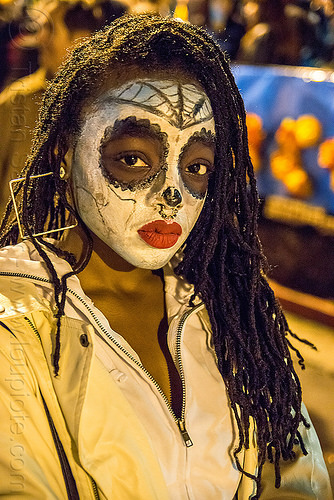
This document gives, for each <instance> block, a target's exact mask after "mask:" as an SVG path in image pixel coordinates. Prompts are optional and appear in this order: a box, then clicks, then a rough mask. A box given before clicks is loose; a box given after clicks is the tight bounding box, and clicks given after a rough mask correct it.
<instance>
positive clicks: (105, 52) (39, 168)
mask: <svg viewBox="0 0 334 500" xmlns="http://www.w3.org/2000/svg"><path fill="white" fill-rule="evenodd" d="M129 67H134V68H138V70H140V71H142V72H145V71H146V68H147V73H148V74H150V75H151V74H152V73H153V72H159V71H161V70H164V71H167V72H168V71H170V72H173V71H174V72H175V71H185V72H186V73H187V74H188V75H189V76H190V78H192V79H193V80H195V81H198V82H199V83H200V84H201V85H202V87H203V89H204V91H205V92H206V94H207V96H208V97H209V99H210V101H211V106H212V109H213V114H214V120H215V128H216V157H215V165H216V168H215V172H214V173H213V174H212V176H211V178H210V181H209V186H208V193H207V198H206V201H205V205H204V208H203V210H202V212H201V215H200V217H199V219H198V221H197V223H196V225H195V227H194V229H193V230H192V232H191V234H190V236H189V238H188V240H187V245H186V248H185V252H184V258H183V260H182V262H181V263H180V264H179V265H178V267H177V268H176V270H175V272H176V274H178V275H180V276H184V277H185V278H186V280H187V281H188V282H189V283H192V284H193V285H194V290H195V295H197V296H200V297H201V298H202V300H203V301H204V303H205V305H206V308H207V310H208V313H209V317H210V321H211V325H212V331H213V342H214V346H215V351H216V354H217V358H218V367H219V370H220V372H221V374H222V377H223V379H224V381H225V384H226V387H227V390H228V394H229V399H230V404H231V407H232V409H233V412H234V415H235V418H236V421H237V424H238V431H239V444H238V447H237V449H236V450H235V451H234V455H235V459H236V463H237V466H238V468H239V470H240V471H241V472H243V473H244V474H246V475H248V476H249V477H251V478H252V479H255V480H256V481H257V484H258V492H257V496H256V498H258V495H259V494H260V478H261V471H262V467H263V465H264V462H265V460H266V459H269V460H270V461H272V462H274V464H275V473H276V483H275V484H276V486H277V487H278V486H279V485H280V469H279V460H280V459H281V458H283V459H284V460H288V459H292V458H293V457H294V452H293V445H294V443H295V442H296V441H299V443H300V446H301V447H302V450H303V452H304V453H306V451H305V449H304V445H303V442H302V439H301V436H300V434H299V432H298V426H299V424H300V423H301V422H303V423H304V424H305V425H307V423H306V422H305V419H304V417H303V416H302V414H301V387H300V383H299V380H298V377H297V375H296V373H295V370H294V368H293V364H292V360H291V357H290V353H289V347H292V346H291V344H290V342H289V340H288V339H287V334H288V333H291V332H290V330H289V328H288V325H287V322H286V320H285V318H284V315H283V314H282V311H281V309H280V306H279V304H278V303H277V301H276V299H275V297H274V294H273V292H272V290H271V289H270V287H269V285H268V283H267V281H266V278H265V273H266V271H267V267H266V261H265V258H264V256H263V254H262V250H261V246H260V243H259V240H258V236H257V211H258V196H257V191H256V184H255V178H254V174H253V169H252V165H251V161H250V158H249V153H248V148H247V131H246V126H245V111H244V107H243V102H242V99H241V97H240V94H239V91H238V89H237V87H236V84H235V82H234V79H233V76H232V74H231V72H230V69H229V66H228V63H227V61H226V59H225V57H224V54H223V53H222V52H221V50H220V49H219V48H218V46H217V45H216V44H215V43H214V42H213V40H212V39H211V37H210V36H208V35H207V34H206V33H205V32H204V31H203V30H201V29H200V28H198V27H196V26H192V25H190V24H186V23H183V22H180V21H177V20H173V19H163V18H160V17H158V16H151V15H142V16H136V17H123V18H121V19H119V20H117V21H116V22H115V23H113V24H112V26H110V27H107V28H106V29H105V30H103V31H101V32H98V33H96V34H95V35H94V36H93V37H92V38H91V39H87V40H86V41H84V42H83V43H82V44H81V45H78V46H77V47H76V48H75V49H74V51H73V53H72V55H71V57H70V58H69V60H68V61H67V62H66V63H65V64H64V65H63V67H62V68H61V69H60V71H59V73H58V75H57V76H56V78H55V80H54V81H53V82H52V84H51V85H50V87H49V89H48V91H47V92H46V95H45V98H44V103H43V107H42V110H41V114H40V119H39V124H38V127H37V129H36V135H35V139H34V144H33V149H32V152H31V155H30V157H29V158H28V161H27V164H26V167H25V171H24V175H25V181H23V182H22V183H18V184H17V185H16V188H15V191H16V195H17V198H18V200H20V201H18V205H19V212H20V216H21V218H22V224H23V226H24V230H25V232H26V234H27V235H28V236H29V237H30V238H31V240H32V242H33V244H34V245H35V247H36V249H37V250H38V252H39V253H40V255H41V256H42V258H43V259H44V261H45V263H46V265H47V267H48V269H49V272H50V275H51V279H52V282H53V285H54V290H55V297H56V306H57V307H56V312H55V316H56V317H57V321H58V330H57V339H56V340H57V342H56V350H55V353H54V366H55V373H56V374H57V372H58V367H59V353H60V325H61V316H62V315H63V312H64V304H65V298H66V280H67V278H68V276H69V275H70V274H67V275H65V276H63V277H62V278H61V279H60V278H59V277H58V276H57V273H56V271H55V269H54V267H53V265H52V262H51V260H50V258H49V257H48V255H47V253H46V252H45V250H44V249H43V247H44V246H45V245H46V246H47V247H48V248H50V249H51V250H53V251H54V252H56V253H57V255H61V256H63V257H65V258H66V259H67V260H68V261H69V262H70V264H71V265H72V268H73V272H72V273H71V274H73V273H77V272H79V271H80V270H81V269H83V268H84V267H85V265H86V264H87V262H88V261H89V258H90V255H91V251H92V242H91V239H90V236H89V232H88V230H87V229H85V226H84V224H83V223H82V221H81V220H80V218H79V216H78V214H76V212H75V210H74V209H73V208H72V207H71V204H70V203H69V201H68V195H67V188H66V186H67V184H66V181H64V180H61V179H60V177H59V169H60V166H61V162H63V161H64V157H65V154H66V152H67V151H68V149H69V147H70V146H71V144H72V143H73V140H74V138H75V135H76V133H77V132H78V130H79V126H80V125H79V123H80V121H79V117H80V113H81V112H82V108H83V105H84V103H85V102H87V100H88V99H90V98H91V96H92V95H97V92H98V89H100V88H101V86H102V85H103V83H104V82H106V79H107V78H111V79H112V78H113V74H114V72H115V68H116V69H117V71H118V72H122V71H123V74H124V73H127V71H128V68H129ZM50 171H51V172H53V175H52V176H51V177H40V178H37V179H36V178H34V189H32V188H31V181H30V178H31V177H32V176H33V175H39V174H44V173H47V172H50ZM12 212H13V206H12V202H10V203H9V204H8V205H7V211H6V214H5V217H4V219H3V222H2V227H1V235H0V236H1V239H0V244H1V245H6V244H13V243H16V242H17V240H18V226H17V221H16V220H15V219H14V218H13V214H12ZM69 215H70V216H71V217H74V218H76V220H78V223H79V224H80V225H81V226H82V227H83V229H84V230H85V231H86V236H87V242H88V243H87V245H86V249H85V255H84V256H83V258H82V259H81V261H80V262H81V264H80V265H79V264H78V263H77V262H75V260H74V258H73V256H71V255H70V254H68V253H66V252H64V251H61V250H59V249H58V248H57V247H56V246H54V245H53V244H52V243H50V241H48V242H46V241H44V240H42V239H41V237H39V236H34V234H36V233H39V232H41V231H43V230H45V229H46V230H51V229H56V228H57V227H61V226H62V225H64V222H65V219H66V218H67V217H68V216H69ZM293 349H294V348H293ZM294 350H296V349H294ZM297 353H298V351H297ZM298 355H299V358H300V363H301V364H302V362H303V359H302V357H301V356H300V354H299V353H298ZM251 420H253V421H254V424H255V428H256V430H257V444H258V465H259V466H258V474H257V476H256V477H255V476H253V475H251V474H249V473H247V472H246V471H244V470H243V469H242V466H241V464H240V463H239V461H238V453H239V452H240V450H241V449H242V448H243V447H246V448H248V445H249V429H250V421H251Z"/></svg>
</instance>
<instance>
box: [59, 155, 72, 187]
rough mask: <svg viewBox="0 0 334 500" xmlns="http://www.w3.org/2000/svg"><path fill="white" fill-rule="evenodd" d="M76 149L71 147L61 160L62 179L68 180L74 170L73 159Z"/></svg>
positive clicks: (60, 175) (60, 173) (60, 172)
mask: <svg viewBox="0 0 334 500" xmlns="http://www.w3.org/2000/svg"><path fill="white" fill-rule="evenodd" d="M73 155H74V150H73V148H71V147H70V148H69V149H68V150H67V152H66V154H65V156H64V158H63V160H62V162H61V165H60V169H59V177H60V178H61V180H63V181H66V180H68V179H69V178H70V177H71V171H72V161H73Z"/></svg>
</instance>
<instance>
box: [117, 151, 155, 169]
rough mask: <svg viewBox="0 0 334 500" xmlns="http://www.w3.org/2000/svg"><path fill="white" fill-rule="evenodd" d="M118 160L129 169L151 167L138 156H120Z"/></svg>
mask: <svg viewBox="0 0 334 500" xmlns="http://www.w3.org/2000/svg"><path fill="white" fill-rule="evenodd" d="M117 160H118V161H120V162H121V163H124V164H125V165H126V166H128V167H149V165H148V164H147V163H146V162H145V161H144V160H142V159H141V158H139V156H137V155H131V154H129V155H123V156H119V157H118V158H117Z"/></svg>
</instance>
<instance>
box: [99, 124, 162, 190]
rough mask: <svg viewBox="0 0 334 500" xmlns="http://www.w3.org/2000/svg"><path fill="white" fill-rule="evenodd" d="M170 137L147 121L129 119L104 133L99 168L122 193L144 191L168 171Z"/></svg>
mask: <svg viewBox="0 0 334 500" xmlns="http://www.w3.org/2000/svg"><path fill="white" fill-rule="evenodd" d="M168 149H169V145H168V141H167V134H166V133H165V132H162V131H161V129H160V127H159V125H157V124H151V122H150V121H149V120H147V119H137V118H136V117H135V116H129V117H127V118H125V119H124V120H116V121H115V123H114V125H113V126H109V127H107V128H106V129H105V131H104V135H103V138H102V140H101V144H100V148H99V152H100V163H99V165H100V168H101V170H102V173H103V175H104V176H105V177H106V178H107V179H108V181H109V182H110V183H111V184H112V185H113V186H115V187H120V188H121V189H122V191H125V190H127V189H128V190H130V191H135V190H137V189H143V188H146V187H148V186H149V185H151V184H152V182H153V181H154V179H155V178H156V177H157V176H158V174H159V173H160V172H161V171H162V170H167V163H166V157H167V154H168Z"/></svg>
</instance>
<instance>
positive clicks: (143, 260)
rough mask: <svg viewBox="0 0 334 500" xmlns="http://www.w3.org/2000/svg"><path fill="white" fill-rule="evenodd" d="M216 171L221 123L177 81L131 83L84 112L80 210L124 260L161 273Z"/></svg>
mask: <svg viewBox="0 0 334 500" xmlns="http://www.w3.org/2000/svg"><path fill="white" fill-rule="evenodd" d="M213 168H214V120H213V118H212V110H211V106H210V102H209V100H208V98H207V96H206V95H205V94H204V92H203V91H202V90H200V89H199V88H197V87H196V86H195V85H193V84H180V83H178V82H176V81H169V80H164V81H152V80H145V79H143V80H137V81H131V82H128V83H127V84H126V85H123V86H122V87H120V88H119V89H116V90H115V89H113V90H109V91H107V92H105V93H103V94H102V95H101V96H100V97H99V99H98V101H97V102H96V103H95V104H94V106H92V107H91V108H90V109H89V110H88V111H87V112H86V113H85V117H84V123H83V127H82V130H81V134H80V136H79V139H78V141H77V144H76V147H75V151H74V157H73V165H72V183H73V188H74V193H75V202H76V206H77V210H78V212H79V214H80V216H81V218H82V220H83V221H84V222H85V224H86V225H87V226H88V227H89V229H90V230H91V231H92V232H94V233H95V234H96V235H97V236H98V237H99V238H100V239H101V240H103V241H104V242H105V243H106V244H107V245H108V246H110V247H111V248H112V249H113V250H114V251H115V252H117V253H118V254H119V255H120V256H121V257H123V259H125V260H126V261H128V262H129V263H130V264H132V265H134V266H136V267H142V268H146V269H158V268H160V267H162V266H164V265H165V264H166V263H167V262H168V261H169V260H170V259H171V257H172V256H173V255H174V254H175V252H176V251H177V250H178V249H179V248H180V247H181V245H182V244H183V243H184V242H185V240H186V238H187V237H188V235H189V233H190V231H191V229H192V228H193V226H194V224H195V222H196V220H197V218H198V216H199V214H200V212H201V210H202V207H203V204H204V200H205V195H206V191H207V185H208V178H209V175H210V173H211V172H212V171H213Z"/></svg>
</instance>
